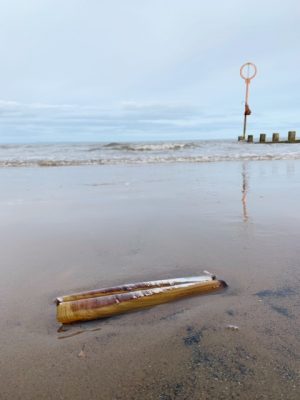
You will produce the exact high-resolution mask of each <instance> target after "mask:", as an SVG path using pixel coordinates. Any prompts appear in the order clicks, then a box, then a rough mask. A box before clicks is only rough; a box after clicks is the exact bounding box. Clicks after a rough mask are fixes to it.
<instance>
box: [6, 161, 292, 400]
mask: <svg viewBox="0 0 300 400" xmlns="http://www.w3.org/2000/svg"><path fill="white" fill-rule="evenodd" d="M0 179H1V192H0V218H1V226H0V291H1V303H0V315H1V330H0V348H1V357H0V387H1V390H0V399H1V400H2V399H3V400H4V399H5V400H6V399H9V400H10V399H22V400H27V399H28V400H32V399H55V400H58V399H72V400H77V399H78V400H79V399H80V400H81V399H89V400H92V399H101V400H102V399H105V400H106V399H115V400H121V399H122V400H127V399H130V400H131V399H137V400H140V399H144V400H148V399H149V400H150V399H155V400H172V399H176V400H177V399H180V400H181V399H191V400H193V399H201V400H202V399H203V400H206V399H218V400H219V399H249V400H250V399H251V400H253V399H274V400H277V399H291V400H292V399H295V400H296V399H299V397H300V394H299V393H300V386H299V383H300V376H299V374H300V336H299V332H300V312H299V306H300V291H299V288H300V247H299V242H300V240H299V239H300V229H299V226H300V213H299V199H300V161H297V160H281V161H258V162H256V161H251V162H217V163H202V164H201V163H200V164H180V165H179V164H172V165H159V164H157V165H132V166H130V165H127V166H126V165H117V166H110V165H107V166H92V167H88V166H84V167H65V168H6V169H5V168H2V169H0ZM203 270H208V271H210V272H212V273H215V274H216V275H217V277H218V278H220V279H224V280H225V281H226V282H227V283H228V285H229V288H228V289H227V290H226V291H223V292H220V293H216V294H213V295H207V296H199V297H197V296H196V297H192V298H187V299H184V300H180V301H175V302H173V303H168V304H163V305H159V306H156V307H153V308H150V309H147V310H142V311H138V312H135V313H128V314H124V315H121V316H118V317H114V318H109V319H105V320H99V321H91V322H86V323H82V324H75V325H71V326H67V327H65V328H63V329H59V328H60V325H59V324H58V323H57V322H56V318H55V313H56V309H55V305H54V304H53V299H54V298H55V297H57V296H61V295H63V294H68V293H73V292H78V291H83V290H90V289H96V288H99V287H109V286H113V285H119V284H123V283H130V282H137V281H144V280H156V279H167V278H176V277H181V276H192V275H201V274H202V272H203ZM58 330H59V331H58Z"/></svg>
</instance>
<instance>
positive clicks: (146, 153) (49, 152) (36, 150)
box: [0, 140, 300, 168]
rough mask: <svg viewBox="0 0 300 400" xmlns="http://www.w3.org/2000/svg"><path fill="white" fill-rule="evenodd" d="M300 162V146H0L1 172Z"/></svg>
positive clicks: (195, 143)
mask: <svg viewBox="0 0 300 400" xmlns="http://www.w3.org/2000/svg"><path fill="white" fill-rule="evenodd" d="M293 159H294V160H296V159H300V144H297V143H294V144H289V143H286V144H258V143H254V144H249V143H245V142H237V141H236V140H201V141H200V140H199V141H197V140H193V141H153V142H123V143H122V142H110V143H108V142H106V143H51V144H2V145H1V144H0V168H7V167H64V166H80V165H82V166H83V165H122V164H129V165H130V164H174V163H207V162H219V161H245V160H249V161H251V160H255V161H259V160H293Z"/></svg>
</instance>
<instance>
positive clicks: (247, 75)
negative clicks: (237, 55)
mask: <svg viewBox="0 0 300 400" xmlns="http://www.w3.org/2000/svg"><path fill="white" fill-rule="evenodd" d="M256 74H257V68H256V65H255V64H253V63H251V62H247V63H245V64H243V65H242V66H241V69H240V75H241V77H242V78H243V79H244V80H245V84H246V95H245V111H244V127H243V136H242V138H243V140H245V139H246V131H247V116H248V115H250V114H251V110H250V107H249V104H248V98H249V85H250V82H251V79H253V78H254V77H255V75H256Z"/></svg>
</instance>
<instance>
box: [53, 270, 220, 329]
mask: <svg viewBox="0 0 300 400" xmlns="http://www.w3.org/2000/svg"><path fill="white" fill-rule="evenodd" d="M197 279H198V280H197ZM226 286H227V284H226V283H225V282H224V281H221V280H217V279H215V277H213V276H212V277H211V276H208V277H207V276H206V277H193V278H180V279H173V280H172V279H171V280H164V281H151V282H139V283H136V284H129V285H124V286H116V287H113V288H106V289H99V290H95V291H90V292H82V293H78V294H73V295H70V296H63V297H61V298H58V299H57V320H58V321H59V322H61V323H63V324H68V323H72V322H78V321H88V320H93V319H98V318H106V317H111V316H113V315H117V314H121V313H125V312H128V311H134V310H138V309H141V308H145V307H151V306H154V305H157V304H163V303H167V302H170V301H173V300H177V299H180V298H183V297H187V296H192V295H197V294H205V293H209V292H213V291H216V290H219V289H222V288H225V287H226Z"/></svg>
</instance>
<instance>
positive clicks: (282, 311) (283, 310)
mask: <svg viewBox="0 0 300 400" xmlns="http://www.w3.org/2000/svg"><path fill="white" fill-rule="evenodd" d="M270 307H271V308H272V310H274V311H276V312H278V314H281V315H284V316H285V317H289V318H291V314H290V313H289V311H288V309H287V308H285V307H279V306H274V304H270Z"/></svg>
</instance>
